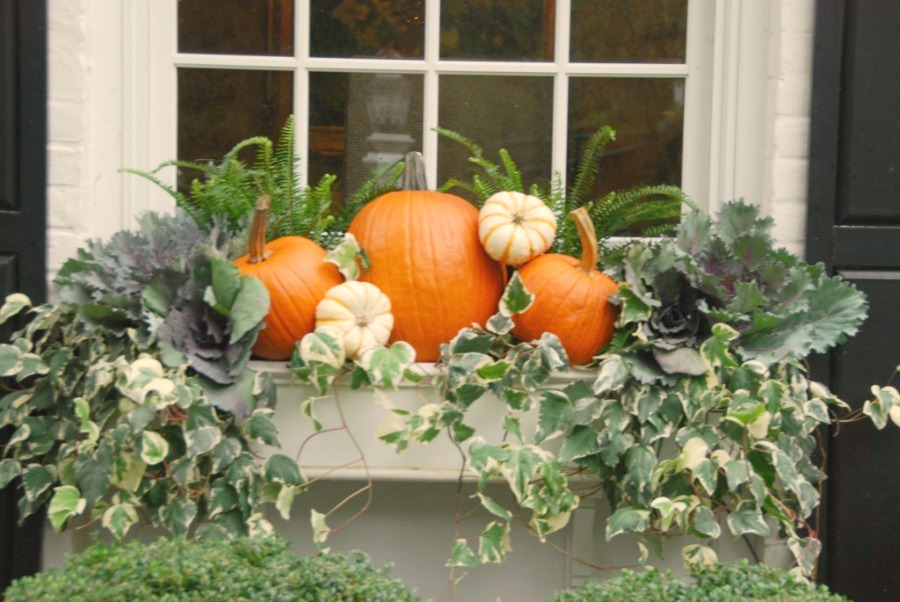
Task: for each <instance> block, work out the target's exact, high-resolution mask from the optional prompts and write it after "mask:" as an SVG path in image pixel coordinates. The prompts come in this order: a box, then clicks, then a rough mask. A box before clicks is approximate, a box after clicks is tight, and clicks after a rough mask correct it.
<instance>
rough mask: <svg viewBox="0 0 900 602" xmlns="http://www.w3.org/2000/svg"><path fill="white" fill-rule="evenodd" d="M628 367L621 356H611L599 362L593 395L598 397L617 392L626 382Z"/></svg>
mask: <svg viewBox="0 0 900 602" xmlns="http://www.w3.org/2000/svg"><path fill="white" fill-rule="evenodd" d="M628 377H629V372H628V365H627V364H626V363H625V360H624V359H623V358H622V356H621V355H611V356H609V357H607V358H605V359H604V360H602V361H601V362H600V365H599V366H598V369H597V378H596V379H595V380H594V386H593V389H594V393H596V394H597V395H599V396H603V395H606V394H607V393H612V392H614V391H618V390H620V389H621V388H622V386H623V385H624V384H625V383H626V382H628Z"/></svg>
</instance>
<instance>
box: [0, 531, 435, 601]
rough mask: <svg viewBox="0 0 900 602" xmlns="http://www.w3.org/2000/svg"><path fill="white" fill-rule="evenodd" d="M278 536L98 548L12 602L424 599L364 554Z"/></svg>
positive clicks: (32, 581)
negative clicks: (323, 549)
mask: <svg viewBox="0 0 900 602" xmlns="http://www.w3.org/2000/svg"><path fill="white" fill-rule="evenodd" d="M288 547H289V543H288V542H287V541H286V540H284V539H282V538H277V537H257V538H242V539H237V540H234V541H232V542H222V541H197V540H186V539H182V538H172V539H168V538H161V539H158V540H156V541H155V542H153V543H152V544H143V543H140V542H136V541H132V542H129V543H127V544H113V545H106V544H103V543H95V544H93V545H91V546H90V547H88V548H87V549H86V550H85V551H83V552H81V553H80V554H75V555H72V556H69V557H68V558H67V560H66V564H65V566H64V567H61V568H57V569H52V570H49V571H46V572H43V573H39V574H37V575H33V576H31V577H24V578H22V579H19V580H17V581H15V582H13V584H12V585H10V587H9V588H8V589H7V590H6V592H5V596H6V600H7V602H25V601H26V600H27V601H33V600H41V601H43V602H52V601H55V600H60V601H63V600H64V601H66V602H95V601H96V602H100V601H101V600H102V601H103V602H110V601H115V600H128V601H129V602H132V601H133V602H144V601H147V602H149V601H151V600H152V601H154V602H158V601H176V600H177V601H210V602H212V601H221V600H229V601H232V600H234V601H241V600H243V601H248V602H249V601H263V600H266V601H268V600H272V601H276V600H277V601H289V600H290V601H298V602H301V601H302V602H407V601H410V602H411V601H418V600H422V599H421V598H419V597H418V596H416V595H415V594H414V593H413V591H412V590H411V589H410V588H409V587H407V586H406V585H404V584H403V583H402V582H401V581H400V580H398V579H396V578H395V577H392V576H391V574H390V569H389V567H387V568H375V567H373V566H372V564H371V563H370V561H369V559H368V558H367V557H366V556H365V555H364V554H362V553H358V552H356V553H351V554H348V555H341V554H319V555H316V556H298V555H295V554H293V553H291V552H290V551H289V550H288Z"/></svg>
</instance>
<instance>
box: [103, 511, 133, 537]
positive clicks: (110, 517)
mask: <svg viewBox="0 0 900 602" xmlns="http://www.w3.org/2000/svg"><path fill="white" fill-rule="evenodd" d="M137 522H138V514H137V510H136V509H135V507H134V506H133V505H131V504H115V505H113V506H110V507H109V508H107V509H106V511H105V512H104V513H103V519H102V524H103V527H104V528H105V529H107V530H109V531H110V532H111V533H112V534H113V535H114V536H115V538H116V539H122V538H124V537H125V535H126V534H127V533H128V531H129V529H131V527H132V525H135V524H137Z"/></svg>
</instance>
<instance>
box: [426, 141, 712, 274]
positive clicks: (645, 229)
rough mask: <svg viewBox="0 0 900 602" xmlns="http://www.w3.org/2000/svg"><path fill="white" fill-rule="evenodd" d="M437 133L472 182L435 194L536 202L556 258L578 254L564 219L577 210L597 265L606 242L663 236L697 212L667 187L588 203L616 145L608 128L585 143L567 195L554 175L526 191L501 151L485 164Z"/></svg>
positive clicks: (451, 183)
mask: <svg viewBox="0 0 900 602" xmlns="http://www.w3.org/2000/svg"><path fill="white" fill-rule="evenodd" d="M436 131H437V132H438V134H440V135H442V136H444V137H446V138H448V139H449V140H452V141H454V142H457V143H459V144H461V145H462V146H464V147H465V148H466V149H467V150H468V151H469V153H470V155H471V156H470V157H469V164H470V166H471V169H472V172H473V173H472V176H471V180H459V179H450V180H448V181H447V182H445V183H444V185H443V186H442V187H441V188H440V190H442V191H449V190H453V189H459V190H462V191H464V192H465V193H466V194H467V196H468V197H469V200H470V201H471V202H472V203H473V204H474V205H475V206H477V207H480V206H481V205H482V204H483V203H484V201H485V200H486V199H487V198H488V197H490V196H491V195H492V194H494V193H495V192H498V191H501V190H515V191H519V192H528V194H531V195H533V196H536V197H538V198H540V199H541V200H543V201H544V202H545V203H546V204H547V206H549V207H550V209H551V210H552V211H553V213H554V215H556V217H557V220H558V222H559V228H558V231H557V234H556V240H555V241H554V243H553V246H552V247H551V251H552V252H555V253H563V254H566V255H573V256H577V255H579V254H580V253H581V244H580V242H579V239H578V232H577V230H576V229H575V223H574V222H573V220H572V218H571V216H570V215H569V214H570V213H571V212H572V211H573V210H575V209H577V208H578V207H583V206H585V207H587V208H588V213H589V214H590V216H591V220H592V221H593V223H594V228H595V230H596V231H597V239H598V241H599V242H600V258H601V261H602V259H603V255H604V251H605V247H606V243H608V240H609V239H610V238H611V237H613V236H615V235H617V234H639V235H641V236H662V235H665V234H668V233H670V232H671V231H672V230H674V228H675V225H676V224H677V223H678V220H679V218H680V216H681V208H682V205H685V204H686V205H688V206H691V207H696V206H695V205H694V203H693V202H692V201H691V200H690V199H689V198H688V197H687V195H685V193H684V191H682V190H681V189H680V188H679V187H677V186H672V185H668V184H663V185H656V186H640V187H636V188H632V189H630V190H625V191H616V192H611V193H608V194H606V195H605V196H603V197H602V198H600V199H593V198H592V197H591V194H592V191H593V188H594V184H595V183H596V181H597V173H598V170H599V168H600V163H601V158H602V156H603V151H604V150H605V149H606V146H607V145H608V144H609V143H610V142H612V141H614V140H615V139H616V133H615V131H614V130H613V129H612V128H611V127H609V126H603V127H601V128H600V129H599V130H597V131H596V132H595V133H594V134H593V135H592V136H591V137H590V139H589V140H588V143H587V146H586V147H585V150H584V153H583V154H582V156H581V158H580V160H579V162H578V167H577V169H576V171H575V177H574V179H573V181H572V185H571V186H570V187H569V189H568V190H566V189H565V187H564V185H563V183H562V177H561V176H560V174H558V173H556V174H554V176H553V178H552V179H551V180H550V182H549V183H548V184H547V185H546V187H542V186H540V185H537V184H535V185H532V186H531V188H530V189H529V190H528V191H526V190H524V186H523V181H522V175H521V173H520V172H519V170H518V167H517V166H516V164H515V162H514V161H513V159H512V157H511V156H510V154H509V152H507V151H506V150H505V149H501V150H500V151H499V153H498V154H499V158H500V159H499V161H500V162H499V164H498V163H495V162H493V161H491V160H489V159H488V158H486V157H485V156H484V150H483V149H482V148H481V146H479V145H478V144H477V143H476V142H474V141H473V140H471V139H469V138H467V137H465V136H463V135H462V134H459V133H458V132H454V131H452V130H447V129H444V128H436Z"/></svg>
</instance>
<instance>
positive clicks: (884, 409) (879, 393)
mask: <svg viewBox="0 0 900 602" xmlns="http://www.w3.org/2000/svg"><path fill="white" fill-rule="evenodd" d="M897 406H900V395H898V393H897V389H895V388H894V387H879V386H878V385H875V386H873V387H872V399H870V400H868V401H866V403H865V404H863V414H865V415H866V416H868V417H869V418H871V419H872V423H873V424H874V425H875V428H877V429H879V430H880V429H883V428H884V427H885V426H886V425H887V421H888V418H891V420H893V421H894V423H895V424H898V425H900V422H898V421H897V420H896V419H894V417H893V416H892V415H891V410H892V409H893V408H894V407H897ZM895 414H900V413H898V412H896V411H895ZM898 418H900V415H898Z"/></svg>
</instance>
